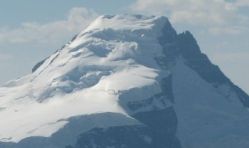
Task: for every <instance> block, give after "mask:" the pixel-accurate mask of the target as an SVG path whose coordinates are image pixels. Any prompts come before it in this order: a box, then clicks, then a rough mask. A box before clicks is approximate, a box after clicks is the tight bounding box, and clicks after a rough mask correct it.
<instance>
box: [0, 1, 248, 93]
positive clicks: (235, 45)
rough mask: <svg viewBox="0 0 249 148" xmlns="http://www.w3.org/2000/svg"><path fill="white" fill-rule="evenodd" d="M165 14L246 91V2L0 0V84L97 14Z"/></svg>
mask: <svg viewBox="0 0 249 148" xmlns="http://www.w3.org/2000/svg"><path fill="white" fill-rule="evenodd" d="M118 13H139V14H146V15H165V16H167V17H168V18H169V19H170V21H171V22H172V24H173V25H174V27H175V28H176V30H177V31H178V32H182V31H184V30H190V31H191V32H192V33H193V34H194V35H195V37H196V38H197V40H198V42H199V45H200V46H201V49H202V51H203V52H205V53H206V54H207V55H208V56H209V57H210V59H211V60H212V61H213V62H214V63H215V64H218V65H219V66H220V67H221V69H222V70H223V71H224V72H225V73H226V75H227V76H228V77H230V78H231V80H232V81H234V82H235V83H236V84H238V85H239V86H240V87H242V88H243V89H244V90H246V91H247V92H248V93H249V68H248V65H249V27H248V26H249V0H125V1H121V0H120V1H118V0H102V1H100V0H42V1H37V0H25V1H20V0H1V3H0V18H1V19H0V69H1V76H0V83H4V82H6V81H8V80H11V79H15V78H17V77H19V76H22V75H24V74H27V73H30V71H31V68H32V66H33V65H34V64H35V63H36V62H38V61H40V60H41V59H43V58H45V57H46V56H48V55H49V54H51V53H52V52H53V51H55V50H56V49H58V48H60V47H61V46H62V45H63V44H65V43H66V42H67V41H68V40H70V39H71V38H72V36H73V35H75V34H76V33H78V32H79V31H80V30H82V29H84V28H85V27H86V26H87V25H88V24H89V22H91V21H92V20H93V19H94V18H96V17H97V16H98V15H102V14H118Z"/></svg>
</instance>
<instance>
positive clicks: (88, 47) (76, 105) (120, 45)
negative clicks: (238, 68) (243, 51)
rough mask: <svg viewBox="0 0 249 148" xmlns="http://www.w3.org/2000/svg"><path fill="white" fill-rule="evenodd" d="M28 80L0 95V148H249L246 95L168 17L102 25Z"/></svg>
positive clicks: (111, 19)
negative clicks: (179, 31) (176, 29)
mask: <svg viewBox="0 0 249 148" xmlns="http://www.w3.org/2000/svg"><path fill="white" fill-rule="evenodd" d="M32 71H33V73H32V74H30V75H27V76H25V77H22V78H20V79H18V80H15V81H11V82H9V83H7V84H6V85H4V86H3V87H1V88H0V120H1V122H0V141H1V142H0V148H29V147H30V148H33V147H36V148H48V147H51V148H65V147H67V148H69V147H71V148H80V147H89V148H95V147H101V148H108V147H115V148H119V147H120V148H121V147H122V148H126V147H127V148H136V147H145V148H164V147H169V148H180V147H183V148H185V147H186V148H187V147H191V148H195V147H196V148H198V147H204V148H211V147H219V148H221V147H226V148H228V147H237V146H240V147H241V148H243V147H245V148H246V147H248V146H249V143H248V142H247V141H248V140H247V139H246V137H248V136H249V134H248V133H247V132H245V131H246V129H247V128H248V125H249V115H248V114H249V113H248V111H247V110H246V108H247V107H249V97H248V95H247V94H246V93H244V92H243V91H242V90H241V89H239V87H237V86H236V85H234V84H233V83H232V82H231V81H230V80H229V79H228V78H227V77H226V76H225V75H224V74H223V73H222V72H221V71H220V70H219V68H218V67H217V66H215V65H213V64H212V63H211V62H210V61H209V59H208V58H207V56H205V55H204V54H203V53H201V51H200V49H199V47H198V45H197V42H196V41H195V39H194V37H193V36H192V35H191V33H190V32H184V33H182V34H177V33H176V31H175V30H174V29H173V27H172V26H171V24H170V23H169V21H168V19H167V18H165V17H156V16H152V17H146V16H141V15H115V16H108V15H106V16H101V17H99V18H98V19H96V20H95V21H94V22H93V23H92V24H90V25H89V27H88V28H86V29H85V30H84V31H82V32H81V33H79V34H78V35H77V36H76V37H75V38H73V40H72V41H70V42H69V43H68V44H66V45H65V46H64V47H63V48H62V49H60V50H57V51H56V52H55V53H54V54H53V55H51V56H50V57H48V58H46V59H45V60H43V61H42V62H39V63H38V64H37V65H36V66H35V67H34V68H33V69H32ZM7 117H8V118H7ZM234 138H236V140H233V139H234Z"/></svg>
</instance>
